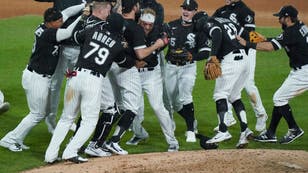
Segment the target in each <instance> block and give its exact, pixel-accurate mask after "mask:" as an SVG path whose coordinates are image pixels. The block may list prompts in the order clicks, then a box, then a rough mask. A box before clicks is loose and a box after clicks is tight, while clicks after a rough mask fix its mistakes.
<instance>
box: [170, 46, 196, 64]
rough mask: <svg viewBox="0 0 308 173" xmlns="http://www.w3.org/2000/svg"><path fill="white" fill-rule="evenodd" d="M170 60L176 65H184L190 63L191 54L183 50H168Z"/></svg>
mask: <svg viewBox="0 0 308 173" xmlns="http://www.w3.org/2000/svg"><path fill="white" fill-rule="evenodd" d="M169 55H170V60H171V61H174V62H178V63H180V64H181V63H185V62H188V61H192V59H193V56H192V54H191V53H190V52H189V51H188V50H187V49H185V48H183V49H172V50H170V54H169Z"/></svg>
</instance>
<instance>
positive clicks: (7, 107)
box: [0, 102, 10, 115]
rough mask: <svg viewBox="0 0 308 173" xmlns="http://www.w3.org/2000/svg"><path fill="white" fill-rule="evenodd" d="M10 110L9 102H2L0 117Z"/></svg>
mask: <svg viewBox="0 0 308 173" xmlns="http://www.w3.org/2000/svg"><path fill="white" fill-rule="evenodd" d="M9 109H10V103H9V102H4V103H2V104H1V105H0V115H1V114H3V113H4V112H6V111H8V110H9Z"/></svg>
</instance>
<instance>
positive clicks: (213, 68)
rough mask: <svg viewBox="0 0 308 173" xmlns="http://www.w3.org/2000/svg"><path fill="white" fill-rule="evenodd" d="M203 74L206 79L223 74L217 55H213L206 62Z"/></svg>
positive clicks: (213, 78) (212, 78)
mask: <svg viewBox="0 0 308 173" xmlns="http://www.w3.org/2000/svg"><path fill="white" fill-rule="evenodd" d="M203 74H204V78H205V80H215V79H216V78H218V77H219V76H221V67H220V62H219V60H218V58H217V57H216V56H211V58H210V60H208V61H207V62H206V63H205V66H204V69H203Z"/></svg>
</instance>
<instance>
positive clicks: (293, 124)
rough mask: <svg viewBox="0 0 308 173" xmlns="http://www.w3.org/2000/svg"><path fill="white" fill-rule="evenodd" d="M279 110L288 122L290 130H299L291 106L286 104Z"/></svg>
mask: <svg viewBox="0 0 308 173" xmlns="http://www.w3.org/2000/svg"><path fill="white" fill-rule="evenodd" d="M278 108H279V111H280V113H281V114H282V116H283V118H284V119H285V120H286V121H287V123H288V127H289V129H298V125H297V124H296V122H295V119H294V116H293V114H292V109H291V107H290V105H289V104H286V105H284V106H279V107H278Z"/></svg>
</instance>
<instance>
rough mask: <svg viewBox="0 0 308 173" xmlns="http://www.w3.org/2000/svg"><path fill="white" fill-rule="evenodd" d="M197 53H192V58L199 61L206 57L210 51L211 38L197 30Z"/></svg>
mask: <svg viewBox="0 0 308 173" xmlns="http://www.w3.org/2000/svg"><path fill="white" fill-rule="evenodd" d="M197 36H198V37H197V47H198V51H197V53H195V54H193V60H195V61H199V60H203V59H207V58H208V56H209V53H210V52H211V40H210V39H209V38H208V37H207V35H206V34H205V33H204V32H199V33H198V35H197Z"/></svg>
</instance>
